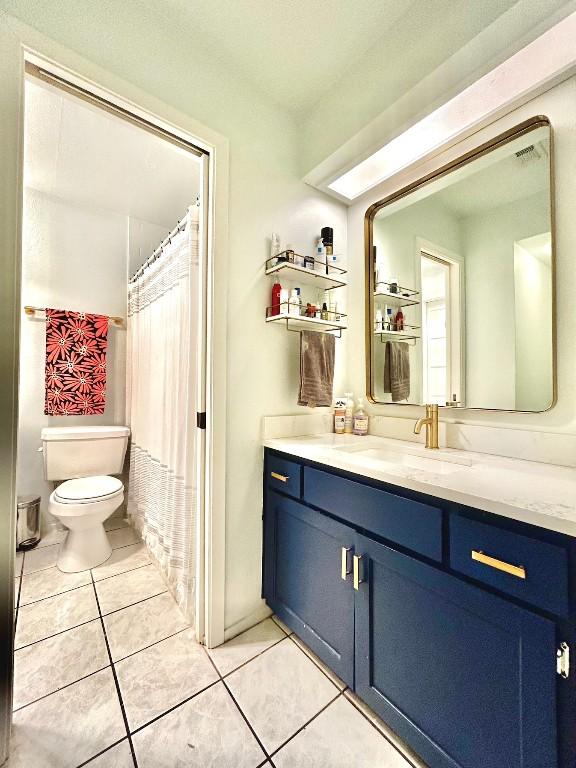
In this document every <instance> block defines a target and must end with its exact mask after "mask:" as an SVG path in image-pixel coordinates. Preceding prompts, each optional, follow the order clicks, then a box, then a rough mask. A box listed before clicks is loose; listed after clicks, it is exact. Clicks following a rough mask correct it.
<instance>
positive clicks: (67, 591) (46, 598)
mask: <svg viewBox="0 0 576 768" xmlns="http://www.w3.org/2000/svg"><path fill="white" fill-rule="evenodd" d="M35 573H42V571H35ZM27 575H29V576H33V575H34V574H27ZM89 586H90V580H88V581H87V582H86V584H78V586H77V587H71V588H70V589H65V590H63V591H62V592H55V593H54V594H53V595H47V596H46V597H39V598H38V600H31V601H30V602H29V603H24V604H23V605H21V606H19V607H20V608H27V607H28V606H29V605H37V604H38V603H43V602H44V601H45V600H50V598H52V597H58V595H67V594H68V593H69V592H74V591H75V590H76V589H82V587H89ZM20 588H22V585H20Z"/></svg>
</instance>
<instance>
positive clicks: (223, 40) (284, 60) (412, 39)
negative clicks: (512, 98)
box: [147, 0, 516, 120]
mask: <svg viewBox="0 0 576 768" xmlns="http://www.w3.org/2000/svg"><path fill="white" fill-rule="evenodd" d="M515 2H516V0H482V1H481V2H470V0H282V1H280V0H272V2H270V0H234V2H230V0H210V2H203V3H197V2H192V1H191V0H168V2H166V0H162V2H161V3H160V5H162V7H163V11H164V13H166V12H167V11H169V12H170V13H171V14H172V16H173V18H174V22H175V23H178V24H179V27H180V28H181V29H184V28H185V29H186V31H187V34H188V35H189V39H190V42H191V43H192V42H193V43H194V44H195V45H197V46H200V47H202V48H204V49H206V52H207V53H208V54H209V55H211V56H213V57H215V58H217V59H219V60H220V61H221V62H222V63H223V64H225V65H226V66H228V67H231V68H232V69H233V70H234V72H235V73H236V74H240V75H241V76H243V77H244V78H245V79H247V80H249V81H251V83H252V84H253V85H255V86H256V87H257V88H258V89H259V90H260V91H261V92H263V93H264V94H265V95H267V96H268V97H269V98H272V99H274V100H275V101H277V102H279V103H281V104H283V105H284V106H285V107H286V108H287V109H289V110H291V111H292V112H294V113H295V114H297V115H302V113H303V112H304V111H305V110H307V109H312V108H313V107H314V105H315V104H316V103H317V102H318V101H319V100H320V99H321V98H322V96H323V95H324V93H325V92H326V91H327V90H329V89H331V88H333V87H337V83H338V80H339V79H340V78H341V77H343V76H344V74H346V73H347V72H348V71H349V70H350V69H351V68H354V67H356V66H360V67H361V65H362V60H363V58H364V57H366V58H367V59H370V58H372V57H374V56H375V55H376V57H377V58H379V59H380V60H381V61H385V62H387V68H388V73H387V75H385V77H384V78H383V79H382V89H383V90H386V88H387V79H388V78H390V79H391V80H392V81H394V82H395V81H396V80H398V78H400V79H403V78H404V77H408V78H409V77H410V74H411V72H410V71H407V70H409V69H410V68H413V67H415V66H420V65H421V64H422V60H423V59H424V60H428V61H429V62H430V66H433V65H436V64H437V62H438V61H443V60H444V59H446V58H448V56H450V55H451V54H452V53H453V52H454V51H455V50H457V49H458V48H459V47H461V46H462V45H465V44H466V43H467V42H468V41H469V40H470V39H472V38H473V37H474V36H475V35H477V34H478V32H479V31H481V30H482V29H483V28H485V27H486V26H488V25H489V24H490V23H492V22H493V21H494V20H495V19H496V18H497V17H498V16H499V15H500V14H502V13H504V12H505V11H506V10H508V9H509V8H510V7H511V6H512V5H514V4H515ZM158 5H159V3H158V2H149V3H147V6H148V8H149V9H155V10H160V9H159V8H156V6H158ZM176 20H178V21H176ZM423 39H425V46H423V45H421V42H422V40H423ZM378 77H382V72H381V70H380V68H378ZM329 119H330V116H329V115H326V120H329Z"/></svg>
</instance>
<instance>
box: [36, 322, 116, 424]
mask: <svg viewBox="0 0 576 768" xmlns="http://www.w3.org/2000/svg"><path fill="white" fill-rule="evenodd" d="M107 349H108V318H107V317H106V315H88V314H86V313H85V312H67V311H66V310H62V309H47V310H46V399H45V405H44V413H45V414H47V415H49V416H80V415H96V414H100V413H104V407H105V405H106V350H107Z"/></svg>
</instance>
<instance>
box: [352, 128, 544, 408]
mask: <svg viewBox="0 0 576 768" xmlns="http://www.w3.org/2000/svg"><path fill="white" fill-rule="evenodd" d="M552 167H553V163H552V131H551V126H550V121H549V120H548V118H546V117H543V116H538V117H534V118H531V119H530V120H527V121H525V122H523V123H521V124H520V125H517V126H516V127H514V128H512V129H511V130H509V131H506V132H505V133H503V134H501V135H500V136H497V137H496V138H495V139H493V140H492V141H490V142H487V143H485V144H483V145H481V146H479V147H477V148H476V149H474V150H472V151H470V152H468V153H467V154H465V155H463V156H461V157H459V158H457V159H456V160H454V161H453V162H451V163H449V164H447V165H445V166H442V167H441V168H439V169H438V170H437V171H435V172H434V173H431V174H428V175H427V176H424V177H423V178H421V179H419V180H418V181H416V182H414V183H413V184H410V185H409V186H407V187H404V188H402V189H400V190H398V191H397V192H395V193H394V194H392V195H389V196H388V197H387V198H385V199H384V200H379V201H377V202H375V203H373V204H372V205H371V206H370V207H369V208H368V210H367V211H366V215H365V271H366V274H365V284H366V380H367V381H366V391H367V395H368V398H369V399H370V400H371V401H372V402H373V403H380V404H389V403H393V404H399V405H401V404H404V405H422V404H424V403H436V404H438V405H441V406H451V407H459V408H472V409H482V410H504V411H523V412H540V411H545V410H548V409H550V408H551V407H552V406H553V405H554V403H555V400H556V353H555V346H556V343H555V342H556V328H555V288H554V271H555V258H554V206H553V173H552Z"/></svg>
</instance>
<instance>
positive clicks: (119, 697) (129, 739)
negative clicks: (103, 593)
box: [90, 572, 138, 768]
mask: <svg viewBox="0 0 576 768" xmlns="http://www.w3.org/2000/svg"><path fill="white" fill-rule="evenodd" d="M90 576H91V577H92V588H93V590H94V596H95V598H96V605H97V606H98V613H99V614H100V623H101V625H102V631H103V632H104V642H105V643H106V650H107V651H108V658H109V659H110V666H111V668H112V677H113V678H114V685H115V686H116V693H117V695H118V701H119V703H120V711H121V712H122V718H123V720H124V727H125V728H126V735H127V737H128V744H129V745H130V752H131V753H132V760H133V761H134V768H138V760H137V759H136V752H135V750H134V744H133V743H132V735H131V733H130V725H129V723H128V717H127V716H126V709H125V708H124V700H123V699H122V691H121V690H120V683H119V681H118V675H117V674H116V667H115V666H114V659H113V658H112V651H111V650H110V643H109V642H108V635H107V634H106V626H105V624H104V618H103V616H102V611H101V610H100V601H99V600H98V593H97V591H96V582H95V581H94V576H93V574H92V572H90Z"/></svg>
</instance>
